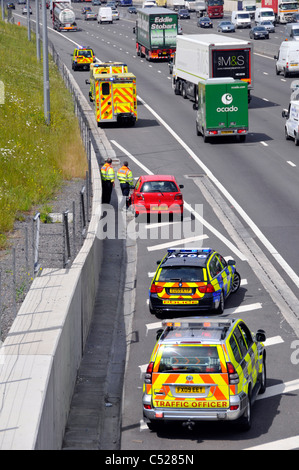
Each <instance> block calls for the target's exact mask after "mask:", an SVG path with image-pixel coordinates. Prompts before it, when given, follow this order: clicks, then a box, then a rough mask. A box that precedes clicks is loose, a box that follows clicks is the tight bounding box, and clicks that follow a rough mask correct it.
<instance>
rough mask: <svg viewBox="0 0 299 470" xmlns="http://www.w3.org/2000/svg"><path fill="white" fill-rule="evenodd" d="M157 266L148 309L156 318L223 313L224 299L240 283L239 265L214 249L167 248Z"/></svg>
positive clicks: (235, 289) (236, 288) (237, 287)
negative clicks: (237, 267)
mask: <svg viewBox="0 0 299 470" xmlns="http://www.w3.org/2000/svg"><path fill="white" fill-rule="evenodd" d="M157 264H158V268H157V271H156V273H155V275H154V278H153V280H152V283H151V286H150V290H149V310H150V312H151V313H152V314H156V315H161V314H168V312H178V311H179V312H180V313H182V312H189V313H191V312H194V313H196V314H198V313H199V312H200V311H202V310H205V311H207V310H214V311H216V312H217V313H218V314H221V313H223V310H224V301H225V299H226V298H227V297H228V296H229V295H230V294H231V293H234V292H236V291H237V290H238V289H239V286H240V282H241V277H240V274H239V273H238V272H237V271H236V262H235V261H234V260H233V259H229V260H228V261H226V260H225V258H224V257H223V256H221V255H220V254H219V253H218V252H216V251H215V250H213V249H211V248H202V249H187V248H186V249H185V248H183V249H178V248H174V249H168V250H167V254H166V256H164V258H163V259H162V261H161V262H160V261H158V262H157Z"/></svg>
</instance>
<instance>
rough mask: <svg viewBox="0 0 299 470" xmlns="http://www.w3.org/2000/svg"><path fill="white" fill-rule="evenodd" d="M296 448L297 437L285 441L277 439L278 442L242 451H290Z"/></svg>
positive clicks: (298, 444)
mask: <svg viewBox="0 0 299 470" xmlns="http://www.w3.org/2000/svg"><path fill="white" fill-rule="evenodd" d="M297 448H299V436H294V437H287V438H286V439H279V440H278V441H272V442H268V443H267V444H260V445H258V446H254V447H247V449H243V450H292V449H297Z"/></svg>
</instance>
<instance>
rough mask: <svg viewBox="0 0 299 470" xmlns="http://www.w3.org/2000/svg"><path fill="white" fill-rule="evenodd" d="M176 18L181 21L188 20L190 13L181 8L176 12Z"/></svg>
mask: <svg viewBox="0 0 299 470" xmlns="http://www.w3.org/2000/svg"><path fill="white" fill-rule="evenodd" d="M178 17H179V18H180V19H182V20H186V19H188V18H190V13H189V11H188V10H187V9H186V8H182V9H180V10H179V11H178Z"/></svg>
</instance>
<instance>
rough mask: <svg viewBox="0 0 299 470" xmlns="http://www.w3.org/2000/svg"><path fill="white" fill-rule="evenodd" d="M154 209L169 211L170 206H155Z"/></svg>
mask: <svg viewBox="0 0 299 470" xmlns="http://www.w3.org/2000/svg"><path fill="white" fill-rule="evenodd" d="M152 209H153V210H154V211H167V209H168V207H167V206H153V207H152Z"/></svg>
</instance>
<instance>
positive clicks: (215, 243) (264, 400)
mask: <svg viewBox="0 0 299 470" xmlns="http://www.w3.org/2000/svg"><path fill="white" fill-rule="evenodd" d="M74 8H75V10H76V12H78V24H79V25H80V26H81V27H82V31H80V32H77V33H72V34H59V33H57V32H54V31H53V30H52V29H51V27H50V28H49V38H50V40H51V41H53V43H54V44H55V47H56V48H57V50H58V52H59V54H60V56H61V59H62V60H63V61H64V62H65V63H66V65H67V66H68V67H69V68H71V55H72V52H73V49H74V47H75V45H76V44H81V45H89V46H91V47H92V48H93V49H94V51H95V54H96V56H97V58H98V59H99V60H101V61H106V60H115V61H125V62H126V63H127V64H128V68H129V70H130V71H131V72H133V73H134V74H135V75H136V77H137V93H138V122H137V123H136V125H135V126H134V127H130V128H117V127H116V126H106V127H105V133H106V135H107V137H108V139H109V140H110V142H111V144H112V146H113V148H114V150H115V153H116V155H117V157H118V158H119V159H120V161H121V162H122V161H124V159H128V160H129V164H130V167H131V169H132V171H133V174H134V176H135V177H137V176H139V175H140V174H146V173H154V174H160V173H164V174H165V173H171V174H173V175H175V177H176V178H177V180H178V182H179V183H181V184H184V190H183V194H184V200H185V214H184V217H185V223H184V224H183V225H179V227H176V226H175V225H169V224H168V225H165V226H160V227H157V226H156V225H154V224H152V225H150V226H146V227H145V228H144V230H143V232H142V231H141V230H139V226H138V224H136V227H135V225H134V229H135V230H136V231H137V241H136V243H137V251H138V261H137V266H136V283H135V285H136V289H135V290H136V292H135V312H134V316H133V317H132V318H131V319H130V322H129V327H128V328H129V330H128V331H127V335H128V342H127V365H126V371H125V379H124V393H123V416H122V428H121V441H120V444H119V447H120V449H122V450H129V451H134V450H145V449H146V450H149V451H152V452H158V451H159V450H161V451H162V450H167V451H176V452H178V451H180V450H188V451H190V452H192V451H195V450H211V449H217V450H224V449H230V450H235V449H238V450H240V449H252V448H255V447H256V446H257V447H258V448H260V449H268V448H273V449H280V448H281V449H297V448H299V419H298V413H299V400H298V391H299V370H298V363H299V341H298V337H299V326H298V324H299V319H298V317H299V314H298V312H299V308H298V307H299V301H298V298H299V297H298V295H299V256H298V255H297V247H298V246H299V230H298V228H299V227H298V225H299V192H298V183H299V155H298V148H297V147H295V145H294V143H293V142H292V141H286V140H285V137H284V119H283V118H282V117H281V111H282V109H283V108H286V107H287V106H288V103H289V96H290V83H291V81H292V78H284V77H282V76H276V74H275V68H274V60H273V54H274V53H276V52H277V50H278V48H279V44H280V43H281V40H282V38H283V29H284V27H283V26H277V28H276V32H275V33H273V34H272V35H270V39H269V40H264V41H260V42H258V44H256V43H257V41H254V42H255V44H254V45H255V46H256V47H255V54H254V90H253V92H252V101H251V103H250V111H249V135H248V136H247V139H246V143H239V142H235V141H233V140H228V139H226V140H225V139H222V140H214V141H211V142H209V143H204V142H203V140H202V138H201V137H197V136H196V132H195V111H194V110H193V108H192V102H190V101H189V100H184V99H183V98H182V97H181V96H175V95H174V92H173V90H172V87H171V77H170V75H169V71H168V65H167V63H161V62H159V63H153V62H147V61H146V60H145V59H141V58H140V57H137V56H136V51H135V35H134V34H133V33H132V28H133V25H134V22H135V17H134V16H133V17H132V16H130V15H129V14H128V13H127V12H126V9H125V8H124V9H122V8H119V11H120V20H119V21H116V22H114V24H112V25H104V24H102V25H98V24H97V22H86V21H83V17H82V15H81V13H80V10H81V7H80V5H78V4H74ZM18 10H20V6H18V7H17V9H16V11H15V12H14V14H15V15H18V18H20V20H21V21H23V22H25V19H24V18H23V19H22V17H21V15H20V12H19V11H18ZM48 16H49V14H48ZM32 17H33V18H34V14H33V15H32ZM214 22H215V23H217V21H216V20H214ZM181 24H182V27H183V33H184V34H186V33H198V34H200V33H203V32H204V33H206V31H205V30H202V29H199V28H197V26H196V18H195V14H194V13H193V14H192V15H191V19H190V20H183V21H181ZM49 25H50V23H49ZM214 32H215V28H214ZM235 36H236V37H239V38H242V39H248V38H249V35H248V30H238V31H237V32H236V33H235ZM72 73H73V75H74V77H75V78H76V80H77V82H78V84H79V85H80V87H81V89H82V92H83V93H84V95H85V96H86V97H88V91H89V86H88V85H86V84H85V79H86V78H88V77H89V73H88V72H72ZM191 213H192V214H193V217H190V216H191ZM191 219H195V220H193V222H192V223H191ZM129 224H130V226H131V227H132V220H131V219H129ZM134 224H135V222H134ZM185 239H188V240H189V239H193V244H192V246H211V247H213V248H215V249H217V250H218V251H219V252H220V253H221V254H223V255H224V256H225V257H229V256H231V257H233V258H234V259H235V260H236V264H237V269H238V271H239V272H240V274H241V276H242V286H241V288H240V289H239V291H238V292H237V293H236V294H235V295H234V296H231V297H230V298H229V299H228V300H227V302H226V305H225V312H224V315H232V316H235V317H240V316H241V317H242V318H243V319H244V320H245V321H246V322H247V324H248V325H249V326H250V328H251V329H252V330H253V331H256V330H257V329H258V328H263V329H265V331H266V333H267V338H268V339H267V342H266V347H267V377H268V380H267V387H268V388H267V392H266V394H264V395H261V396H260V397H259V400H258V401H257V402H256V403H255V405H254V407H253V425H252V429H251V430H250V431H249V432H248V433H246V434H240V433H239V432H238V431H237V429H236V428H235V427H234V425H233V424H232V423H230V424H228V423H204V424H201V425H197V426H196V427H195V429H194V430H193V432H192V433H190V432H188V431H187V430H186V429H183V428H182V427H176V426H166V427H165V429H164V430H163V431H159V433H155V432H151V431H149V430H148V429H147V426H146V425H145V423H144V422H143V420H142V404H141V398H142V383H143V381H142V379H143V373H144V370H145V367H146V365H147V362H148V360H149V357H150V354H151V352H152V349H153V346H154V343H155V332H156V330H157V329H158V327H159V324H160V320H159V319H158V318H156V317H155V316H152V315H151V314H150V312H149V309H148V303H147V299H148V288H149V284H150V279H151V276H152V275H153V272H154V271H155V269H156V261H157V260H160V259H161V257H162V256H163V255H164V253H165V249H166V247H167V246H168V245H169V244H171V243H172V244H176V245H177V246H184V240H185ZM188 246H190V243H188ZM107 269H109V267H107ZM124 313H125V312H124Z"/></svg>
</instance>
